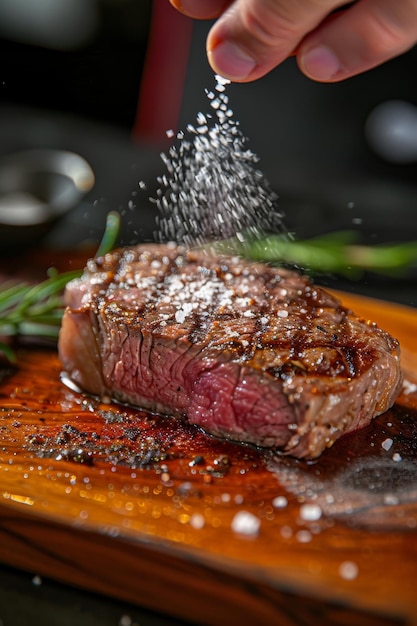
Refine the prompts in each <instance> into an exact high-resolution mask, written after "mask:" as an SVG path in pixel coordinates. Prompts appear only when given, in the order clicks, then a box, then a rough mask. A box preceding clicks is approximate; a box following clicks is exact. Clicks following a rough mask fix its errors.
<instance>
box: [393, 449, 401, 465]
mask: <svg viewBox="0 0 417 626" xmlns="http://www.w3.org/2000/svg"><path fill="white" fill-rule="evenodd" d="M392 460H393V461H394V462H395V463H400V461H402V460H403V458H402V456H401V454H398V452H396V453H395V454H393V455H392Z"/></svg>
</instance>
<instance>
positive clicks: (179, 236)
mask: <svg viewBox="0 0 417 626" xmlns="http://www.w3.org/2000/svg"><path fill="white" fill-rule="evenodd" d="M228 83H229V81H227V80H225V79H223V78H222V77H220V76H216V86H215V91H216V94H214V93H213V92H212V91H207V90H206V95H207V98H208V101H209V105H210V109H211V113H207V114H206V115H204V114H203V113H201V112H200V113H198V115H197V119H196V122H197V123H196V125H194V124H188V125H187V126H186V131H183V132H182V133H181V134H178V135H177V138H178V139H179V143H178V144H177V145H174V146H172V147H171V148H170V150H169V151H168V154H162V155H161V157H162V160H163V162H164V164H165V166H166V169H167V174H166V175H165V176H161V177H159V178H158V182H159V185H160V187H159V189H158V190H157V194H156V198H153V199H152V200H153V202H154V203H155V204H156V205H157V208H158V218H157V225H158V232H157V233H156V236H157V239H158V240H160V241H175V242H177V243H185V244H186V245H191V246H194V245H201V244H204V243H207V242H210V241H216V240H219V239H220V240H224V239H228V238H229V239H231V238H236V239H238V241H239V242H240V243H241V244H243V245H244V244H245V242H246V240H247V238H248V236H249V237H250V238H253V237H258V236H260V235H263V234H265V233H268V232H281V233H283V232H284V228H283V225H282V215H281V214H280V213H279V212H278V209H277V200H278V197H277V195H276V194H275V193H274V192H273V191H272V189H271V187H270V185H269V182H268V181H267V180H266V178H265V177H264V175H263V174H262V172H261V171H260V170H259V169H258V168H257V163H258V161H259V158H258V157H257V155H256V154H254V153H253V152H252V151H251V150H250V149H249V148H248V147H247V139H246V138H245V137H244V135H243V134H242V132H241V130H240V128H239V123H238V122H237V121H236V120H234V119H233V111H232V110H231V109H230V107H229V100H228V96H227V95H226V93H225V90H226V86H227V84H228Z"/></svg>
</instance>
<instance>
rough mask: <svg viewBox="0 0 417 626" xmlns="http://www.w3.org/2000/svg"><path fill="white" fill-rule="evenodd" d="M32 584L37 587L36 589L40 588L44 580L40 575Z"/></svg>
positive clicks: (34, 578) (33, 579) (35, 577)
mask: <svg viewBox="0 0 417 626" xmlns="http://www.w3.org/2000/svg"><path fill="white" fill-rule="evenodd" d="M32 584H33V585H35V587H40V586H41V584H42V578H41V577H40V576H38V575H36V576H34V577H33V578H32Z"/></svg>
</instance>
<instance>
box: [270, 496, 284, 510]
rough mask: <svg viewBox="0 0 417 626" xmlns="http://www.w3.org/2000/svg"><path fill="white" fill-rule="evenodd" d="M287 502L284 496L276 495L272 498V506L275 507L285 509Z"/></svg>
mask: <svg viewBox="0 0 417 626" xmlns="http://www.w3.org/2000/svg"><path fill="white" fill-rule="evenodd" d="M287 504H288V500H287V498H286V497H285V496H277V497H276V498H274V499H273V500H272V506H274V507H275V508H276V509H285V507H286V506H287Z"/></svg>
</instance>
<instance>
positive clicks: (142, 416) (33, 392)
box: [0, 294, 417, 626]
mask: <svg viewBox="0 0 417 626" xmlns="http://www.w3.org/2000/svg"><path fill="white" fill-rule="evenodd" d="M343 301H344V303H345V304H346V305H348V306H351V307H352V308H353V309H354V310H355V311H356V312H358V313H359V314H362V315H363V316H364V317H366V318H370V319H373V320H375V321H377V322H379V323H380V324H381V325H382V326H383V327H384V328H386V329H387V330H389V331H390V332H392V333H393V334H394V335H396V336H397V337H398V338H399V340H400V342H401V345H402V353H403V368H404V371H405V379H406V385H405V387H404V390H403V393H402V394H401V396H400V397H399V398H398V401H397V403H396V405H395V406H394V407H393V409H392V410H390V411H388V412H387V413H386V414H384V415H382V416H380V417H378V418H377V419H375V420H374V422H373V423H372V424H371V425H370V426H369V427H368V428H366V429H365V430H363V431H362V432H359V433H356V434H352V435H349V436H347V437H345V438H344V439H342V440H340V441H339V442H337V443H336V444H335V445H334V446H333V448H331V449H330V450H328V451H326V452H325V453H324V454H323V455H322V457H321V458H320V459H319V460H318V461H316V462H314V463H305V462H300V461H295V460H292V459H289V458H284V457H280V456H279V455H277V454H274V453H272V452H265V451H264V452H262V451H259V450H257V449H254V448H251V447H249V446H243V445H239V444H231V443H226V442H221V441H218V440H216V439H214V438H213V437H209V436H207V435H205V434H204V433H202V432H200V431H198V430H196V429H193V428H191V427H190V426H188V425H186V424H183V423H180V422H178V421H174V420H171V419H166V418H161V417H156V416H151V415H149V414H146V413H144V412H141V411H135V410H133V409H130V408H127V407H124V406H120V405H116V404H101V403H99V402H97V401H96V400H95V399H94V398H90V397H87V396H82V395H79V394H77V393H76V392H75V391H72V390H71V389H69V388H68V387H67V386H65V385H64V384H63V382H62V381H61V379H60V373H61V368H60V364H59V361H58V358H57V355H56V352H55V351H54V350H39V349H37V350H31V349H22V350H21V351H20V352H19V368H18V369H17V370H14V371H9V372H7V373H5V374H4V375H3V377H2V380H1V382H0V407H1V408H0V410H1V412H0V560H1V561H2V562H4V563H7V564H10V565H13V566H16V567H19V568H23V569H26V570H29V571H31V572H33V573H35V574H40V575H44V576H46V575H47V576H52V577H54V578H55V579H57V580H60V581H64V582H67V583H69V584H72V585H76V586H80V587H84V588H88V589H91V590H94V591H98V592H100V593H104V594H108V595H112V596H115V597H118V598H121V599H124V600H128V601H130V602H134V603H137V604H140V605H142V606H144V607H147V608H150V609H155V610H158V611H161V612H164V613H167V614H169V615H172V616H174V617H176V618H178V619H183V620H185V621H189V622H191V623H193V624H230V623H242V624H257V625H263V624H265V625H266V624H268V625H270V624H277V625H281V624H282V625H284V626H287V625H288V626H290V625H291V626H292V625H295V624H303V625H307V626H309V625H316V624H321V625H327V624H329V625H330V624H332V625H336V626H337V625H338V624H353V623H355V624H360V625H363V626H366V625H368V624H369V625H374V624H375V625H384V624H417V593H416V591H415V588H416V577H417V419H416V418H417V311H415V310H412V309H407V308H405V307H400V306H397V305H393V304H388V303H383V302H378V301H373V300H369V299H366V298H361V297H356V296H352V295H347V294H343ZM244 512H246V513H249V514H251V515H252V516H253V517H249V523H248V524H247V525H246V530H247V531H250V530H251V531H252V532H249V534H244V533H242V532H239V528H238V521H239V517H237V518H236V515H242V514H243V513H244ZM257 525H259V528H258V530H257V531H256V526H257Z"/></svg>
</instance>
